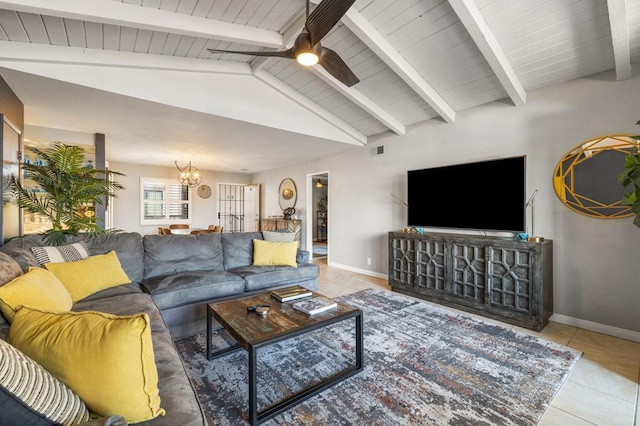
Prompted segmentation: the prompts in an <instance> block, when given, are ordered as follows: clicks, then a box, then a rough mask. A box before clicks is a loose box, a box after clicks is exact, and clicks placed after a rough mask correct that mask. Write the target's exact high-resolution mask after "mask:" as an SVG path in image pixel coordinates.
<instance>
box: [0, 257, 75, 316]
mask: <svg viewBox="0 0 640 426" xmlns="http://www.w3.org/2000/svg"><path fill="white" fill-rule="evenodd" d="M72 305H73V302H72V301H71V295H70V294H69V292H68V291H67V289H66V288H65V287H64V285H62V283H61V282H60V280H58V278H56V276H55V275H53V273H51V272H49V271H47V270H46V269H42V268H34V267H31V268H30V269H29V272H27V273H26V274H24V275H20V276H19V277H17V278H15V279H14V280H13V281H11V282H10V283H7V284H5V285H3V286H2V287H0V312H2V315H4V317H5V318H6V319H7V321H9V322H12V321H13V316H14V315H15V313H16V311H17V310H18V309H20V308H21V307H22V306H30V307H32V308H38V309H44V310H49V311H58V312H64V311H67V312H68V311H69V310H71V306H72Z"/></svg>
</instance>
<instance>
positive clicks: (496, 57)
mask: <svg viewBox="0 0 640 426" xmlns="http://www.w3.org/2000/svg"><path fill="white" fill-rule="evenodd" d="M449 4H450V5H451V7H452V8H453V10H454V11H455V12H456V14H457V15H458V18H459V19H460V21H461V22H462V25H464V26H465V28H466V29H467V32H468V33H469V35H470V36H471V38H472V39H473V41H474V42H475V43H476V46H478V49H480V52H481V53H482V54H483V55H484V58H485V60H486V61H487V62H488V63H489V66H490V67H491V69H492V70H493V72H494V73H495V75H496V77H497V78H498V80H499V81H500V83H501V84H502V86H503V87H504V89H505V91H506V92H507V94H508V95H509V97H510V98H511V101H512V102H513V103H514V104H515V105H516V106H522V105H524V104H525V103H526V100H527V94H526V92H525V90H524V87H522V83H520V79H519V78H518V76H517V75H516V73H515V71H514V70H513V67H512V66H511V63H510V62H509V60H508V59H507V56H506V55H505V54H504V51H503V50H502V48H501V47H500V45H499V44H498V41H497V40H496V37H495V36H494V35H493V32H492V31H491V29H490V28H489V25H487V22H486V21H485V19H484V17H483V16H482V13H481V12H480V9H478V5H477V4H476V2H475V0H449Z"/></svg>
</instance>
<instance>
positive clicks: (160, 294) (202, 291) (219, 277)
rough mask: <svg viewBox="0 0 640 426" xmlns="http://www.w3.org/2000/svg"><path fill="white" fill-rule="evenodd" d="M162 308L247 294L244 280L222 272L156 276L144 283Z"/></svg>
mask: <svg viewBox="0 0 640 426" xmlns="http://www.w3.org/2000/svg"><path fill="white" fill-rule="evenodd" d="M141 285H142V288H143V289H144V290H145V291H146V292H148V293H149V294H151V295H152V296H153V301H154V302H155V303H156V304H157V305H158V308H160V309H167V308H173V307H175V306H181V305H186V304H189V303H193V302H197V301H202V302H205V301H207V300H211V299H216V298H218V297H223V296H230V295H234V294H239V293H242V292H244V289H245V283H244V280H243V279H242V278H240V277H238V276H237V275H234V274H231V273H229V272H227V271H223V270H213V271H191V272H180V273H176V274H169V275H163V276H160V277H153V278H149V279H146V280H144V281H142V283H141Z"/></svg>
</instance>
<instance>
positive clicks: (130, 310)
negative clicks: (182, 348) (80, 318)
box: [73, 284, 169, 332]
mask: <svg viewBox="0 0 640 426" xmlns="http://www.w3.org/2000/svg"><path fill="white" fill-rule="evenodd" d="M133 285H135V286H136V287H138V290H139V291H138V292H137V293H122V294H114V295H111V296H109V295H108V293H106V292H107V290H105V291H103V292H101V293H102V294H103V296H104V297H101V298H96V299H91V298H87V299H83V300H81V301H80V302H78V303H76V304H75V305H73V311H74V312H87V311H98V312H104V313H107V314H112V315H118V316H128V315H135V314H147V315H148V316H149V320H150V321H151V331H152V332H169V329H168V328H167V325H166V323H165V321H164V319H163V317H162V315H161V313H160V310H159V309H158V307H157V306H156V304H155V303H154V302H153V299H152V298H151V295H150V294H147V293H144V292H143V291H142V290H141V289H140V286H139V285H138V284H133ZM119 287H127V286H119ZM114 288H117V287H114Z"/></svg>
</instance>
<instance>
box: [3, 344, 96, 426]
mask: <svg viewBox="0 0 640 426" xmlns="http://www.w3.org/2000/svg"><path fill="white" fill-rule="evenodd" d="M0 406H2V407H3V408H2V412H0V424H3V425H18V424H44V422H43V420H44V421H45V422H49V423H50V424H56V425H60V424H63V425H77V424H81V423H83V422H86V421H87V420H89V411H88V410H87V407H86V406H85V405H84V402H82V400H81V399H80V397H78V395H76V394H75V393H73V392H72V391H71V390H70V389H69V388H68V387H66V386H65V385H64V384H63V383H62V382H60V381H58V380H57V379H56V378H54V377H53V376H52V375H51V374H49V373H48V372H47V371H46V370H45V369H44V368H42V367H41V366H40V365H39V364H37V363H36V362H35V361H33V360H32V359H31V358H29V357H27V356H26V355H25V354H23V353H22V352H20V351H19V350H18V349H16V348H14V347H13V346H11V345H10V344H9V343H7V342H5V341H4V340H2V339H0Z"/></svg>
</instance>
